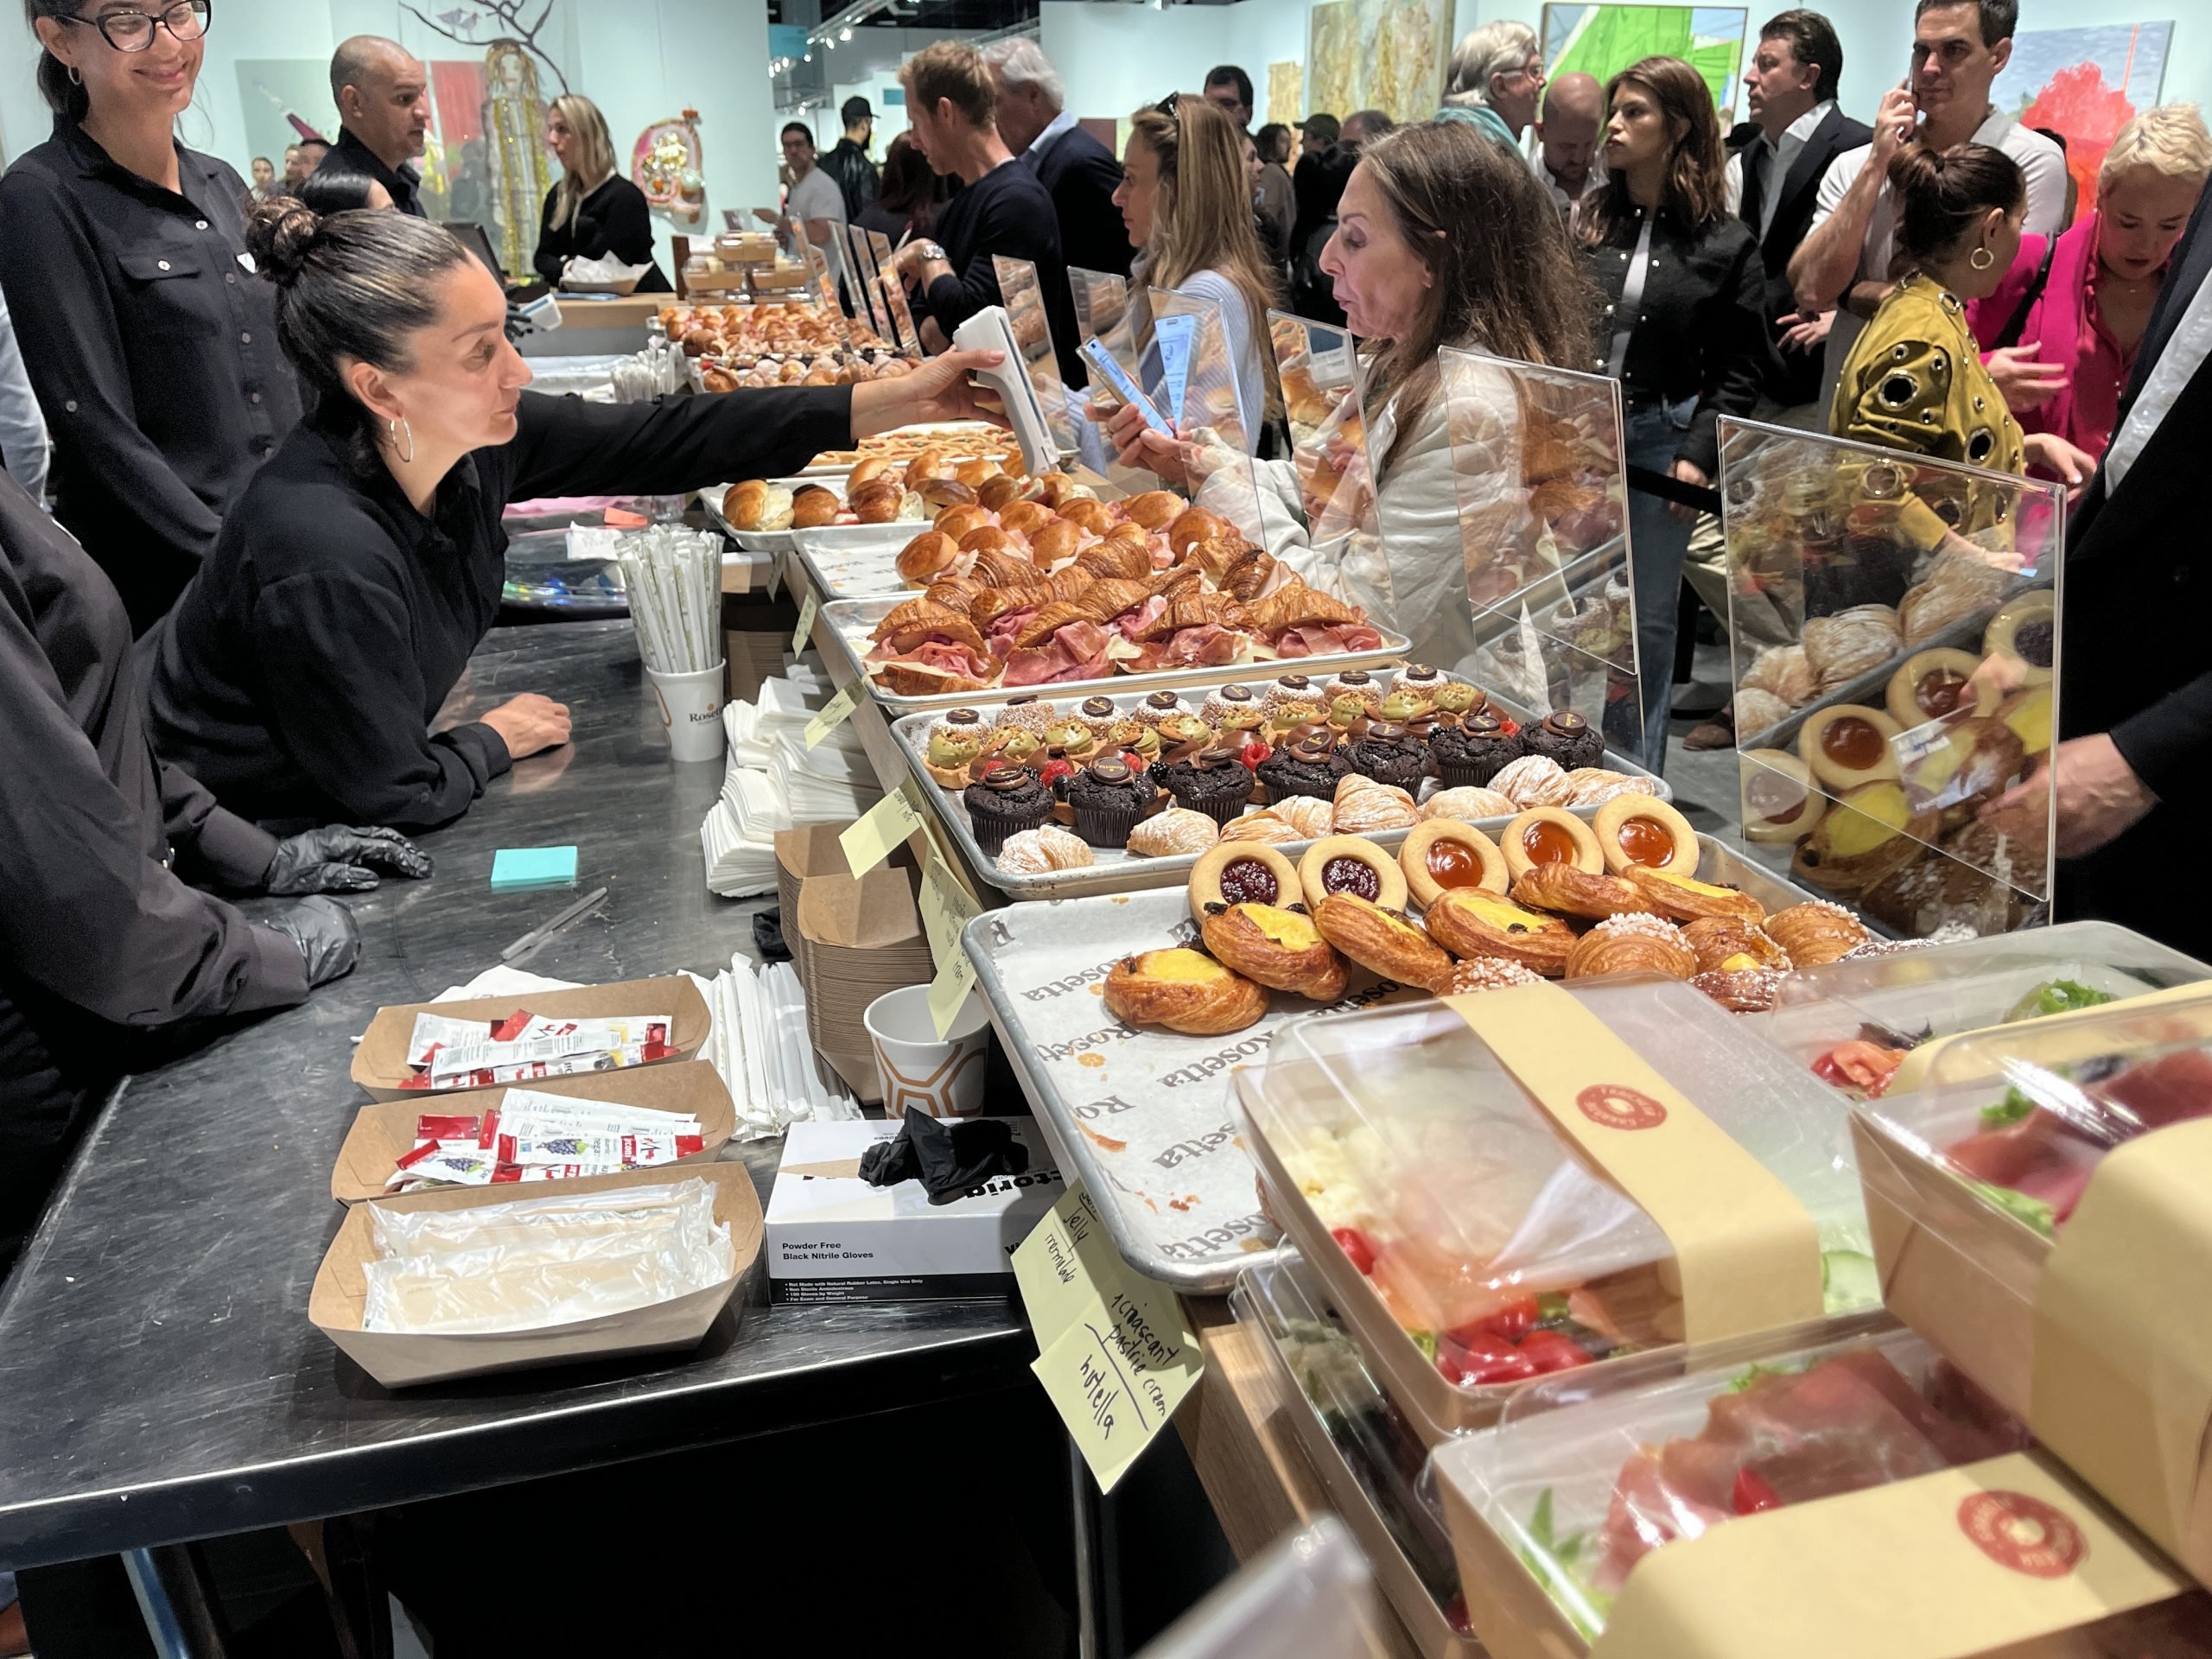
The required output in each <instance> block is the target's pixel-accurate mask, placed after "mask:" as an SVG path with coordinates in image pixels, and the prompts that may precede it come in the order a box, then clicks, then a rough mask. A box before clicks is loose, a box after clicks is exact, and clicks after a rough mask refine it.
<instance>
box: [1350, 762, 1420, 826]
mask: <svg viewBox="0 0 2212 1659" xmlns="http://www.w3.org/2000/svg"><path fill="white" fill-rule="evenodd" d="M1420 822H1421V809H1420V808H1418V807H1416V806H1415V805H1414V798H1413V797H1412V796H1411V795H1409V794H1408V793H1407V792H1406V791H1404V790H1402V789H1399V788H1395V787H1394V786H1393V785H1389V784H1378V783H1376V782H1375V781H1374V780H1373V779H1368V778H1363V777H1361V776H1360V775H1359V774H1358V773H1357V772H1352V773H1348V774H1347V775H1346V776H1345V777H1344V779H1341V780H1340V781H1339V782H1338V785H1337V798H1336V811H1335V816H1334V818H1333V820H1332V827H1333V828H1334V829H1335V830H1336V832H1337V833H1338V835H1340V836H1375V835H1380V834H1382V832H1383V830H1385V829H1406V828H1408V826H1410V825H1413V824H1415V823H1420Z"/></svg>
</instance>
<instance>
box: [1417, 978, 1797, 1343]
mask: <svg viewBox="0 0 2212 1659" xmlns="http://www.w3.org/2000/svg"><path fill="white" fill-rule="evenodd" d="M1444 1001H1445V1003H1446V1007H1450V1008H1451V1009H1452V1011H1453V1012H1454V1013H1455V1014H1458V1015H1459V1017H1460V1018H1461V1019H1463V1020H1465V1021H1466V1022H1467V1024H1468V1026H1469V1027H1471V1028H1472V1030H1473V1031H1474V1033H1475V1034H1476V1035H1477V1036H1478V1037H1479V1038H1481V1039H1482V1040H1483V1042H1484V1044H1485V1045H1487V1046H1489V1048H1490V1050H1491V1052H1492V1053H1494V1054H1495V1055H1497V1058H1498V1060H1499V1062H1500V1063H1501V1064H1502V1065H1504V1066H1505V1068H1506V1069H1507V1070H1508V1071H1511V1072H1512V1073H1513V1075H1514V1077H1516V1079H1518V1080H1519V1082H1520V1084H1521V1085H1522V1088H1524V1089H1526V1090H1528V1091H1529V1094H1530V1095H1532V1096H1535V1099H1536V1101H1537V1102H1538V1103H1540V1104H1541V1106H1542V1107H1543V1109H1544V1110H1545V1111H1546V1112H1548V1114H1550V1116H1551V1118H1552V1120H1553V1122H1554V1123H1555V1124H1556V1125H1557V1126H1558V1127H1559V1128H1560V1129H1561V1130H1562V1131H1564V1132H1565V1133H1566V1134H1567V1136H1568V1137H1569V1138H1570V1139H1572V1140H1573V1141H1574V1143H1575V1144H1576V1145H1577V1146H1579V1147H1581V1148H1582V1150H1583V1152H1584V1153H1586V1154H1587V1155H1588V1156H1589V1158H1590V1160H1591V1161H1592V1162H1593V1163H1594V1164H1596V1165H1597V1166H1598V1167H1599V1169H1600V1170H1602V1171H1603V1172H1604V1173H1605V1175H1606V1176H1607V1177H1608V1178H1609V1179H1611V1180H1612V1182H1613V1183H1614V1185H1617V1186H1618V1187H1619V1188H1620V1189H1621V1191H1622V1192H1624V1193H1626V1194H1627V1195H1628V1197H1629V1198H1631V1199H1633V1200H1634V1201H1635V1202H1636V1203H1637V1205H1639V1206H1640V1207H1641V1208H1642V1209H1643V1212H1644V1213H1645V1214H1646V1215H1648V1216H1649V1217H1651V1219H1652V1221H1653V1222H1654V1223H1655V1224H1656V1225H1657V1226H1658V1228H1659V1230H1661V1231H1662V1232H1663V1233H1664V1234H1666V1236H1667V1242H1668V1243H1669V1245H1670V1246H1672V1248H1673V1249H1674V1253H1675V1271H1676V1273H1677V1274H1679V1276H1680V1280H1681V1298H1682V1319H1683V1332H1682V1335H1683V1339H1684V1340H1685V1341H1688V1342H1692V1343H1702V1342H1712V1341H1717V1340H1719V1339H1722V1338H1728V1337H1735V1336H1744V1335H1748V1334H1750V1333H1751V1332H1758V1331H1770V1330H1773V1329H1776V1328H1777V1327H1778V1326H1782V1325H1795V1324H1798V1323H1800V1322H1801V1321H1803V1320H1808V1319H1819V1318H1820V1317H1821V1241H1820V1232H1819V1230H1818V1229H1817V1228H1816V1227H1815V1225H1814V1224H1813V1218H1812V1217H1811V1216H1810V1215H1808V1213H1807V1212H1806V1210H1805V1207H1804V1205H1802V1204H1800V1203H1798V1202H1797V1199H1796V1196H1795V1195H1794V1194H1793V1193H1792V1192H1790V1191H1789V1188H1788V1187H1787V1186H1785V1185H1783V1183H1782V1182H1781V1181H1780V1180H1779V1179H1777V1178H1776V1177H1775V1175H1774V1174H1773V1173H1772V1172H1770V1170H1768V1169H1767V1167H1766V1166H1764V1165H1763V1164H1761V1163H1760V1162H1759V1161H1758V1160H1757V1159H1755V1158H1753V1157H1752V1156H1751V1154H1749V1153H1748V1152H1745V1150H1744V1149H1743V1147H1740V1146H1738V1145H1737V1144H1736V1142H1735V1141H1733V1140H1732V1139H1731V1138H1730V1137H1729V1136H1728V1135H1726V1134H1725V1133H1724V1132H1723V1131H1722V1130H1721V1129H1720V1128H1719V1127H1718V1126H1717V1125H1716V1124H1715V1123H1714V1122H1713V1120H1712V1119H1710V1118H1708V1117H1707V1116H1706V1115H1705V1114H1704V1113H1703V1112H1700V1110H1698V1109H1697V1108H1696V1107H1695V1106H1694V1105H1693V1104H1691V1103H1690V1102H1689V1100H1688V1098H1687V1097H1686V1096H1683V1095H1682V1093H1681V1091H1680V1090H1677V1089H1675V1086H1674V1085H1673V1084H1669V1082H1668V1081H1667V1080H1666V1079H1665V1078H1664V1077H1661V1076H1660V1075H1659V1073H1658V1072H1657V1071H1654V1070H1653V1069H1652V1068H1651V1066H1650V1065H1649V1064H1648V1063H1647V1062H1646V1061H1645V1060H1644V1059H1643V1058H1642V1057H1641V1056H1639V1055H1638V1054H1637V1053H1636V1052H1634V1051H1633V1050H1631V1049H1630V1047H1629V1046H1628V1045H1627V1044H1625V1043H1624V1042H1623V1041H1621V1039H1619V1038H1618V1037H1617V1036H1615V1035H1614V1034H1613V1033H1612V1032H1611V1030H1610V1029H1609V1028H1608V1027H1606V1026H1605V1023H1604V1022H1603V1021H1602V1020H1599V1018H1598V1017H1597V1016H1596V1015H1595V1014H1592V1013H1591V1012H1590V1011H1589V1010H1588V1009H1587V1008H1586V1007H1583V1006H1582V1005H1581V1004H1580V1002H1577V1001H1575V1000H1574V999H1573V997H1571V996H1569V995H1567V993H1566V992H1564V991H1562V990H1560V988H1558V987H1557V986H1555V985H1548V984H1547V985H1527V986H1516V987H1513V988H1509V989H1506V990H1502V991H1484V992H1482V993H1479V994H1478V995H1471V996H1455V997H1446V998H1445V999H1444Z"/></svg>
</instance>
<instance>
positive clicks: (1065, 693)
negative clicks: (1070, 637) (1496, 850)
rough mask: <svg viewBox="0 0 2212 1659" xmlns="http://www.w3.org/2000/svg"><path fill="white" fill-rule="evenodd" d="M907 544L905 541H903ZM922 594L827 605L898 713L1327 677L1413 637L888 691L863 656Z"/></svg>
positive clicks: (851, 666)
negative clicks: (1307, 651) (1037, 680)
mask: <svg viewBox="0 0 2212 1659" xmlns="http://www.w3.org/2000/svg"><path fill="white" fill-rule="evenodd" d="M900 545H902V546H903V545H905V543H900ZM920 596H921V595H919V594H913V593H903V594H889V595H886V596H885V597H883V598H880V599H839V600H833V601H830V602H829V604H827V605H824V606H823V607H822V620H823V622H824V623H825V624H826V625H827V626H828V627H829V638H830V639H831V641H832V642H833V645H834V649H835V650H836V654H837V655H838V656H840V657H842V658H843V659H844V662H845V665H846V667H847V668H848V670H849V675H848V676H847V677H849V678H851V679H855V680H858V681H860V682H861V683H862V684H863V685H865V686H867V687H868V695H869V696H871V697H873V698H874V699H875V701H876V702H879V703H880V704H881V705H882V706H883V707H884V709H886V710H887V712H889V713H891V714H893V715H910V714H914V713H918V711H920V710H922V709H976V708H981V707H982V704H981V703H980V702H978V701H977V699H978V698H983V697H995V698H997V699H998V700H1000V701H1001V702H1004V701H1005V700H1006V699H1007V697H1018V696H1021V695H1022V694H1023V693H1024V692H1027V691H1034V692H1036V693H1038V694H1039V696H1046V697H1050V698H1052V700H1053V701H1054V702H1060V701H1062V700H1063V699H1065V698H1073V699H1074V700H1075V701H1076V702H1082V701H1083V699H1084V698H1085V697H1088V696H1096V694H1098V693H1099V692H1102V691H1103V692H1107V693H1109V694H1116V693H1120V692H1123V691H1136V692H1150V691H1180V690H1185V689H1186V688H1188V687H1191V686H1194V685H1195V686H1216V685H1222V684H1225V683H1228V682H1229V681H1230V680H1268V679H1273V678H1274V677H1275V676H1276V675H1277V674H1280V673H1285V672H1290V671H1295V672H1297V673H1300V674H1318V675H1319V676H1320V677H1322V678H1323V679H1326V678H1327V677H1329V676H1330V675H1332V674H1335V673H1338V672H1339V671H1342V670H1344V669H1347V668H1381V667H1383V666H1385V665H1387V664H1394V663H1396V662H1399V661H1402V659H1403V658H1404V657H1405V654H1406V650H1407V647H1408V646H1409V645H1411V644H1412V643H1413V642H1412V641H1411V640H1409V639H1407V638H1406V636H1405V635H1404V634H1402V633H1394V632H1391V631H1390V630H1389V629H1388V628H1381V627H1378V628H1376V632H1377V633H1379V634H1381V635H1382V636H1383V643H1382V644H1381V645H1377V646H1376V647H1375V649H1374V650H1372V651H1343V652H1331V653H1330V654H1328V655H1327V656H1322V657H1296V658H1268V659H1267V660H1265V661H1263V662H1249V663H1231V664H1226V665H1224V666H1222V667H1211V668H1175V669H1161V670H1159V671H1155V672H1153V673H1150V674H1116V675H1115V676H1114V677H1112V678H1110V679H1104V680H1064V681H1061V682H1060V683H1058V684H1055V685H1022V686H1013V687H1007V686H990V687H987V688H986V689H984V690H981V691H946V692H939V693H934V694H932V695H931V696H924V697H901V696H893V694H892V693H890V692H888V691H886V690H883V689H882V688H881V687H880V686H879V685H877V684H876V683H875V682H874V680H873V679H871V678H870V677H868V669H867V666H866V664H865V663H864V662H863V660H862V659H863V658H866V657H867V655H868V652H870V651H871V650H873V649H874V641H873V640H872V639H869V637H868V633H869V630H871V629H872V628H874V626H875V625H876V624H877V623H879V622H880V621H881V620H883V619H884V618H885V617H887V616H888V615H890V614H891V613H892V611H893V609H895V608H896V607H899V606H900V605H903V604H905V603H906V601H908V600H910V599H918V598H919V597H920Z"/></svg>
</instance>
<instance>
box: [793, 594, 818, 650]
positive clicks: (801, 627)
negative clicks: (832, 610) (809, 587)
mask: <svg viewBox="0 0 2212 1659" xmlns="http://www.w3.org/2000/svg"><path fill="white" fill-rule="evenodd" d="M821 614H822V602H821V601H819V600H817V598H816V597H815V596H814V595H813V594H808V595H807V596H806V599H805V601H804V602H803V603H802V604H801V605H800V606H799V607H798V627H796V628H794V629H793V630H792V631H791V655H793V656H794V657H796V656H798V655H800V654H801V653H802V652H804V651H805V650H806V648H807V646H808V645H809V644H810V643H811V641H812V640H813V639H814V620H815V619H816V618H817V617H818V616H820V615H821Z"/></svg>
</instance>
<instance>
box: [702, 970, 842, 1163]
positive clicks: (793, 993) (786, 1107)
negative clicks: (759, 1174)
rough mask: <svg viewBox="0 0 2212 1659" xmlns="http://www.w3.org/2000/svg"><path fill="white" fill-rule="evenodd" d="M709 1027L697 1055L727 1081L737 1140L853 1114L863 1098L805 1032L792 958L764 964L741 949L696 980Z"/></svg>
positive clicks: (802, 1000) (803, 1006)
mask: <svg viewBox="0 0 2212 1659" xmlns="http://www.w3.org/2000/svg"><path fill="white" fill-rule="evenodd" d="M699 989H700V993H701V995H703V996H705V998H706V999H707V1007H709V1009H710V1010H711V1011H712V1012H713V1014H714V1016H715V1019H714V1027H713V1030H712V1032H711V1033H709V1036H708V1039H707V1042H706V1045H705V1046H704V1047H702V1049H701V1050H700V1051H699V1058H701V1059H702V1060H705V1061H707V1062H708V1063H709V1064H710V1065H713V1067H714V1068H715V1071H718V1072H719V1073H721V1079H722V1081H723V1083H725V1084H728V1087H729V1093H730V1099H731V1102H732V1103H734V1105H735V1107H736V1109H737V1133H736V1136H735V1138H736V1139H738V1140H740V1141H758V1140H761V1139H764V1138H765V1137H766V1136H769V1135H781V1134H782V1133H783V1132H784V1131H785V1129H786V1128H789V1127H790V1126H791V1124H793V1123H795V1122H829V1121H832V1120H836V1119H842V1118H856V1117H858V1116H860V1115H861V1109H860V1104H859V1103H858V1102H857V1101H855V1099H854V1098H853V1096H852V1095H851V1094H850V1093H849V1091H848V1090H846V1088H845V1085H844V1084H842V1082H840V1081H839V1080H838V1077H837V1074H836V1072H835V1071H832V1070H831V1069H830V1068H829V1065H828V1064H827V1063H826V1062H824V1061H823V1058H821V1056H819V1055H818V1054H817V1053H816V1052H815V1051H814V1045H813V1044H812V1043H811V1042H810V1041H809V1040H808V1039H807V1034H806V994H805V993H804V991H803V990H802V989H801V988H800V987H799V979H798V974H797V973H796V972H795V971H794V970H793V969H792V968H791V964H790V963H773V964H771V965H769V966H766V967H763V966H762V965H761V964H760V963H756V962H754V961H753V959H752V958H751V957H747V956H746V955H745V954H744V953H742V952H740V953H739V954H738V955H736V956H734V957H731V958H730V964H729V969H728V971H727V972H726V973H721V974H717V975H716V976H715V978H714V979H713V980H712V981H711V982H709V981H704V980H702V981H700V982H699Z"/></svg>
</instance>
